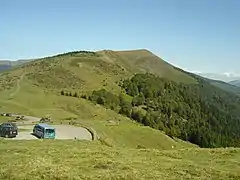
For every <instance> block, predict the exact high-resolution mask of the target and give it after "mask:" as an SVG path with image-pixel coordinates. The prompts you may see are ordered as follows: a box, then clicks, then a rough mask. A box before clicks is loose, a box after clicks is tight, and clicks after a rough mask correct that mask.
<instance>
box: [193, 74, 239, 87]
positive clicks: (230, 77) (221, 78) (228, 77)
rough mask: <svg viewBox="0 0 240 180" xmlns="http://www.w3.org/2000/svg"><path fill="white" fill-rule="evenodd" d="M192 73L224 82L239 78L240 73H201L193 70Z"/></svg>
mask: <svg viewBox="0 0 240 180" xmlns="http://www.w3.org/2000/svg"><path fill="white" fill-rule="evenodd" d="M193 73H195V74H197V75H200V76H202V77H205V78H209V79H214V80H219V81H224V82H231V81H235V80H238V79H240V75H238V74H233V73H201V72H193ZM233 85H234V84H233Z"/></svg>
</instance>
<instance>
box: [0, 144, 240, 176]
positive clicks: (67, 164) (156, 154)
mask: <svg viewBox="0 0 240 180" xmlns="http://www.w3.org/2000/svg"><path fill="white" fill-rule="evenodd" d="M0 153H1V156H0V162H1V168H0V179H18V180H23V179H24V180H28V179H29V180H30V179H36V180H38V179H39V180H40V179H41V180H44V179H58V180H61V179H62V180H65V179H76V180H77V179H79V180H80V179H86V180H87V179H89V180H90V179H103V180H108V179H126V180H131V179H136V180H139V179H140V180H141V179H152V180H155V179H156V180H158V179H163V180H164V179H168V180H170V179H189V180H193V179H203V180H204V179H213V180H214V179H215V180H221V179H222V180H225V179H236V180H237V179H239V178H240V171H239V166H240V164H239V161H240V150H239V149H232V148H230V149H213V150H210V149H195V148H189V149H180V150H168V151H165V150H156V149H155V150H154V149H152V150H151V149H131V148H111V147H107V146H104V145H100V144H99V143H98V142H84V141H83V142H80V141H64V140H40V141H34V140H28V141H6V140H5V141H4V140H2V141H0ZM10 167H12V168H10Z"/></svg>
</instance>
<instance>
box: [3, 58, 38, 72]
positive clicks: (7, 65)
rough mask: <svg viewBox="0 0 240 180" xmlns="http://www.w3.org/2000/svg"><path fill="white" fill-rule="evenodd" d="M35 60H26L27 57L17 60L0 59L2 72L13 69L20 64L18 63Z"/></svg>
mask: <svg viewBox="0 0 240 180" xmlns="http://www.w3.org/2000/svg"><path fill="white" fill-rule="evenodd" d="M33 60H34V59H26V60H25V59H20V60H17V61H9V60H0V72H1V71H5V70H8V69H11V68H12V67H14V66H18V65H21V64H24V63H27V62H30V61H33Z"/></svg>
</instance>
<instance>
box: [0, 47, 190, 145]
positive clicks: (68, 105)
mask: <svg viewBox="0 0 240 180" xmlns="http://www.w3.org/2000/svg"><path fill="white" fill-rule="evenodd" d="M109 52H110V51H102V52H86V51H77V52H70V53H65V54H60V55H56V56H53V57H46V58H41V59H38V60H35V61H31V62H29V63H26V64H22V65H21V66H19V67H16V68H14V69H12V70H9V71H7V72H4V73H1V75H0V79H1V86H0V87H1V89H0V91H1V92H0V98H1V99H2V101H1V102H0V106H1V107H0V110H1V111H7V112H16V113H24V114H29V115H34V116H39V117H41V116H43V115H51V116H52V117H53V119H55V121H56V122H60V121H62V122H66V123H67V122H68V121H67V119H77V121H79V122H80V123H82V124H85V125H87V126H91V127H93V128H94V129H96V130H97V132H98V133H99V134H100V136H101V137H102V141H103V142H104V143H106V144H108V145H109V146H121V147H122V146H124V147H133V148H136V147H137V146H142V147H146V148H158V149H171V148H172V146H174V147H175V148H182V147H186V146H187V147H188V146H194V145H191V144H190V143H185V142H182V141H180V140H178V139H171V138H170V137H168V136H166V135H165V133H164V132H161V131H157V130H154V129H151V128H148V127H144V126H142V125H139V124H137V123H135V122H132V121H131V120H130V119H129V118H127V117H124V116H121V115H118V114H117V113H115V112H113V111H111V110H106V109H105V108H103V107H99V106H97V105H94V104H93V103H89V102H88V101H87V100H84V99H76V98H71V97H63V96H61V95H60V91H61V90H64V91H66V92H68V91H69V92H77V94H78V95H81V94H87V95H88V93H91V92H92V90H94V89H96V90H97V89H101V88H106V89H107V90H109V91H111V92H114V93H116V94H118V93H120V92H121V91H122V90H121V88H120V87H119V81H121V79H125V78H128V77H131V76H132V75H134V73H137V71H133V70H131V69H127V67H128V66H127V65H126V64H124V63H127V62H126V61H127V60H126V59H125V58H122V59H121V60H120V58H121V56H120V55H119V54H117V52H111V54H109ZM134 53H136V52H134ZM144 54H146V55H148V52H147V53H146V52H144ZM160 68H161V67H160ZM180 74H181V73H180ZM168 75H170V77H171V74H166V76H168ZM178 77H179V75H178ZM183 77H184V78H186V77H185V76H183ZM171 78H172V77H171ZM184 78H182V81H184V80H185V79H184ZM188 78H189V77H187V78H186V79H188ZM189 79H191V78H189ZM109 121H110V122H111V121H113V122H116V123H117V124H118V125H117V126H111V125H108V124H109ZM118 122H119V123H118ZM117 132H118V133H117ZM149 139H150V140H149Z"/></svg>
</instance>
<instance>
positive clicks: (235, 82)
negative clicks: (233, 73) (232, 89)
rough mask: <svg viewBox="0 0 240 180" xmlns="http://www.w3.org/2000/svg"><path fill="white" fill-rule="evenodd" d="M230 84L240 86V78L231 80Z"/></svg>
mask: <svg viewBox="0 0 240 180" xmlns="http://www.w3.org/2000/svg"><path fill="white" fill-rule="evenodd" d="M229 84H231V85H234V86H238V87H240V78H239V79H238V80H234V81H230V82H229Z"/></svg>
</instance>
